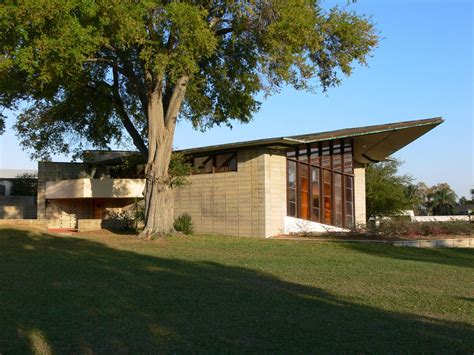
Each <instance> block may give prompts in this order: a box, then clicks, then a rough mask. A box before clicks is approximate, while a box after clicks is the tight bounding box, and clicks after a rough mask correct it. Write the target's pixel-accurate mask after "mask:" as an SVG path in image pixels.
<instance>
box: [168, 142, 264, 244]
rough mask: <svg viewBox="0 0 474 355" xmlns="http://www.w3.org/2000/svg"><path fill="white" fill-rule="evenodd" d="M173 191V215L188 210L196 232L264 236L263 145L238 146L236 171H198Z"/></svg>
mask: <svg viewBox="0 0 474 355" xmlns="http://www.w3.org/2000/svg"><path fill="white" fill-rule="evenodd" d="M189 180H190V184H189V185H188V186H186V187H184V188H181V189H178V190H176V191H175V206H174V208H175V210H174V214H175V216H179V215H181V214H182V213H185V212H187V213H189V214H190V215H191V217H192V219H193V223H194V226H195V232H196V233H198V234H207V233H209V234H221V235H235V236H254V237H264V236H265V235H266V231H265V227H266V225H265V204H266V200H265V156H264V149H262V148H249V149H242V150H239V151H238V153H237V171H230V172H225V173H215V174H199V175H192V176H190V177H189Z"/></svg>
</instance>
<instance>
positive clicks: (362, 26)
mask: <svg viewBox="0 0 474 355" xmlns="http://www.w3.org/2000/svg"><path fill="white" fill-rule="evenodd" d="M377 41H378V36H377V33H376V31H375V28H374V25H373V24H372V22H371V21H370V20H369V19H368V18H366V17H364V16H361V15H358V14H355V13H353V12H351V11H348V10H347V9H346V8H338V7H333V8H331V9H328V10H325V9H323V8H322V6H321V4H320V3H319V1H317V0H285V1H283V0H249V1H237V0H188V1H169V0H4V1H2V4H1V5H0V44H1V57H0V59H1V61H0V108H8V109H17V108H18V107H19V105H20V104H22V105H23V106H22V112H21V114H20V115H19V116H18V120H17V122H16V125H15V128H16V130H17V134H18V137H19V138H20V140H21V144H22V145H23V147H26V148H29V149H30V150H31V151H32V155H33V157H34V158H40V159H48V158H49V157H50V156H51V155H52V154H55V153H62V154H69V153H75V154H79V153H80V152H81V151H82V149H83V147H84V146H87V145H89V146H92V147H94V148H108V147H110V146H111V144H112V143H114V142H115V143H118V142H119V143H122V142H123V141H124V140H126V139H127V138H131V141H132V142H133V144H134V145H135V147H136V148H137V149H138V151H139V152H140V153H141V154H142V155H143V156H144V157H146V158H147V164H146V188H145V194H144V195H145V205H146V207H145V219H146V227H145V231H144V234H145V235H151V234H155V233H157V232H158V233H160V234H162V233H167V232H168V231H169V230H172V229H173V227H172V219H173V208H172V203H173V201H172V194H171V192H170V185H171V182H170V181H171V180H170V176H169V164H170V160H171V151H172V145H173V139H174V133H175V128H176V122H177V119H178V117H179V118H180V119H187V120H189V121H191V122H192V124H193V126H194V127H195V128H196V129H201V130H204V129H206V128H209V127H211V126H213V125H221V124H225V125H231V124H232V122H233V121H237V122H244V123H245V122H249V121H250V120H251V118H252V116H253V114H254V113H255V112H256V111H257V110H258V109H259V107H260V104H261V103H260V102H259V99H258V98H259V97H262V96H264V95H270V94H272V93H274V92H276V91H278V90H279V89H280V88H281V87H283V86H285V85H291V86H293V87H294V88H296V89H300V90H317V89H320V90H323V91H324V90H326V89H328V88H329V87H331V86H335V85H338V84H339V83H340V75H341V74H342V75H350V74H351V72H352V66H353V64H354V62H359V63H361V64H366V59H367V56H368V55H370V53H371V51H372V50H373V49H374V47H375V46H376V45H377ZM0 128H1V127H0Z"/></svg>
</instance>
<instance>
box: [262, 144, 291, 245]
mask: <svg viewBox="0 0 474 355" xmlns="http://www.w3.org/2000/svg"><path fill="white" fill-rule="evenodd" d="M265 153H266V154H265V155H264V159H265V237H271V236H274V235H278V234H283V233H284V220H285V216H286V151H284V150H268V151H266V152H265Z"/></svg>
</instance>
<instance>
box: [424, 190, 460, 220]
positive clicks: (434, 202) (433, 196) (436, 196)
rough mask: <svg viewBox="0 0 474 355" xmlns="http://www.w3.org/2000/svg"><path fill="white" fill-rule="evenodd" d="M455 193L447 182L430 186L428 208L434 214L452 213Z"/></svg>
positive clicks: (444, 214) (454, 204) (455, 197)
mask: <svg viewBox="0 0 474 355" xmlns="http://www.w3.org/2000/svg"><path fill="white" fill-rule="evenodd" d="M456 200H457V195H456V193H455V192H454V191H453V189H451V187H450V186H449V184H447V183H441V184H437V185H434V186H432V187H431V188H430V191H429V193H428V202H427V205H428V208H429V210H430V212H431V214H433V215H434V216H447V215H452V214H453V213H454V207H455V206H456Z"/></svg>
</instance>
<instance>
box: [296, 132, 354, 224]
mask: <svg viewBox="0 0 474 355" xmlns="http://www.w3.org/2000/svg"><path fill="white" fill-rule="evenodd" d="M287 164H288V193H287V196H288V197H287V198H288V201H287V202H288V215H289V216H293V217H298V218H302V219H307V220H311V221H314V222H319V223H324V224H331V225H335V226H338V227H345V228H351V227H353V225H354V201H353V200H354V196H353V190H354V175H353V174H354V172H353V152H352V138H344V139H334V140H330V141H324V142H316V143H311V144H301V145H297V146H294V147H291V148H288V150H287Z"/></svg>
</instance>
